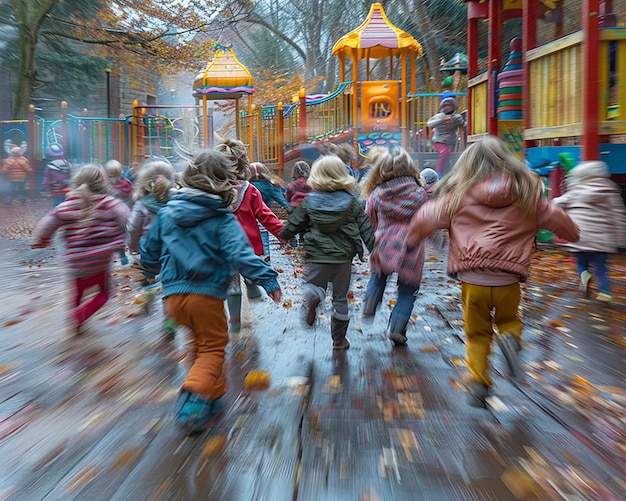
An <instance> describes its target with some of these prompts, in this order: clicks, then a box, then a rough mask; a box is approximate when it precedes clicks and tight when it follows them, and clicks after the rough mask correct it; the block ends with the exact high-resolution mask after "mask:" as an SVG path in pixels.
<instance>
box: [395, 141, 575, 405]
mask: <svg viewBox="0 0 626 501" xmlns="http://www.w3.org/2000/svg"><path fill="white" fill-rule="evenodd" d="M543 191H544V190H543V185H542V182H541V180H540V178H539V177H538V176H537V175H536V174H534V173H533V172H531V171H530V170H529V169H528V168H527V167H526V166H525V165H524V163H523V162H522V161H521V160H519V159H518V158H517V157H516V156H515V155H514V154H513V153H512V152H511V151H510V150H509V149H508V147H507V145H506V144H505V143H504V141H502V140H501V139H499V138H497V137H495V136H488V137H486V138H485V139H483V140H482V141H479V142H476V143H474V144H473V145H471V146H470V147H469V148H467V149H466V150H465V151H464V152H463V154H462V155H461V156H460V157H459V160H458V161H457V163H456V164H455V166H454V168H453V169H452V171H450V173H449V174H448V175H446V176H445V177H444V178H443V179H442V180H441V181H439V182H438V183H437V184H436V185H435V188H434V193H435V197H436V199H435V200H432V201H429V202H427V203H426V204H424V205H423V206H422V208H421V209H420V210H419V212H417V214H416V215H415V216H414V218H413V220H412V222H411V226H410V228H409V233H408V235H407V238H406V241H405V243H406V246H407V247H409V248H410V249H415V248H418V247H419V246H420V245H421V243H422V241H423V240H424V238H426V237H427V236H428V235H430V234H431V233H432V232H434V231H435V230H440V229H445V230H448V231H449V234H450V240H449V242H450V243H449V250H448V266H447V268H448V273H449V274H450V275H451V276H453V277H456V278H458V279H459V280H460V281H461V299H462V304H463V320H464V330H465V336H466V344H465V347H466V356H467V367H468V369H469V371H470V375H471V381H470V383H469V384H468V391H469V401H468V403H469V404H470V405H472V406H474V407H485V406H486V398H487V397H488V395H489V391H490V387H491V385H492V380H491V377H490V375H489V353H490V352H491V342H492V338H493V334H494V324H495V327H496V328H497V330H498V332H499V335H498V336H497V337H496V341H497V342H498V344H499V345H500V348H501V350H502V351H503V354H504V356H505V359H506V361H507V364H508V367H509V372H510V376H511V377H512V378H516V377H518V376H519V375H520V373H521V369H520V366H519V358H518V352H519V350H520V349H521V346H522V328H523V324H522V321H521V319H520V316H519V311H518V310H519V303H520V298H521V290H520V282H522V281H524V280H526V278H527V277H528V274H529V271H530V270H529V268H530V257H531V254H532V252H533V250H534V248H535V235H536V233H537V231H538V230H539V229H547V230H550V231H552V232H554V233H556V234H557V235H559V236H560V237H562V238H564V239H565V240H568V241H576V240H578V234H579V230H578V227H577V226H576V225H575V224H574V222H573V221H572V220H571V219H570V218H569V217H568V216H567V214H565V212H564V211H563V210H561V209H559V208H558V207H556V206H554V205H552V204H550V202H549V201H548V200H547V199H546V198H545V197H544V195H543Z"/></svg>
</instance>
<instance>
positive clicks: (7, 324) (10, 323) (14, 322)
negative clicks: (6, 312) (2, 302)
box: [2, 318, 22, 327]
mask: <svg viewBox="0 0 626 501" xmlns="http://www.w3.org/2000/svg"><path fill="white" fill-rule="evenodd" d="M21 321H22V320H20V319H19V318H14V319H13V320H7V321H6V322H4V323H3V324H2V327H11V326H12V325H15V324H19V323H20V322H21Z"/></svg>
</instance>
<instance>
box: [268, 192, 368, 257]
mask: <svg viewBox="0 0 626 501" xmlns="http://www.w3.org/2000/svg"><path fill="white" fill-rule="evenodd" d="M298 233H304V252H305V258H306V260H307V261H308V262H311V263H346V262H350V261H352V258H354V256H356V255H358V256H359V257H360V258H361V257H363V243H365V246H366V247H367V248H368V250H369V251H370V252H371V251H372V249H373V248H374V230H373V228H372V226H371V224H370V220H369V218H368V217H367V215H366V214H365V211H364V210H363V207H362V206H361V204H360V203H359V201H358V200H357V199H356V198H355V197H354V196H352V195H351V194H350V193H347V192H345V191H332V192H319V191H316V192H313V193H309V194H308V195H307V196H306V198H305V199H304V201H303V202H302V203H301V204H300V205H299V206H298V207H297V208H296V209H295V210H294V211H293V213H292V214H291V215H290V216H289V220H288V221H287V224H286V225H285V227H284V228H283V231H282V232H281V234H280V238H282V239H283V240H285V241H287V240H290V239H292V238H293V237H294V236H295V235H297V234H298ZM361 241H363V243H362V242H361Z"/></svg>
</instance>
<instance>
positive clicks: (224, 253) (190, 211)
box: [140, 188, 280, 299]
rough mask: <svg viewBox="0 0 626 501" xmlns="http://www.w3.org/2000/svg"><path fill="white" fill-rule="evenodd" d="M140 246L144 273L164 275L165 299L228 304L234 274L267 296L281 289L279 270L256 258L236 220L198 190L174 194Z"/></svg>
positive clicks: (213, 198)
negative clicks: (188, 297)
mask: <svg viewBox="0 0 626 501" xmlns="http://www.w3.org/2000/svg"><path fill="white" fill-rule="evenodd" d="M140 247H141V264H142V267H143V268H144V274H145V275H146V277H147V278H152V277H154V276H155V275H157V274H158V275H159V276H160V280H161V284H162V287H163V296H165V297H167V296H170V295H172V294H202V295H205V296H212V297H217V298H220V299H224V298H225V297H226V289H227V288H228V285H229V284H230V281H231V279H232V277H233V275H234V274H235V270H237V271H239V272H240V273H241V274H242V275H243V276H244V277H245V278H247V279H249V280H251V281H252V282H255V283H258V284H259V285H260V286H261V287H263V288H264V289H265V290H266V291H267V292H268V293H269V292H273V291H276V290H279V289H280V286H279V285H278V282H277V280H276V276H277V273H276V271H274V270H273V269H272V268H271V266H269V265H268V264H267V263H266V262H265V261H263V259H262V258H261V257H259V256H256V255H255V254H254V251H253V250H252V247H250V244H249V243H248V239H247V237H246V235H245V233H244V232H243V230H242V229H241V225H240V224H239V223H238V222H237V219H236V218H235V216H234V215H233V214H232V213H231V212H230V211H229V210H228V209H227V208H226V207H225V206H224V204H223V202H222V201H221V199H219V198H218V197H217V196H215V195H210V194H208V193H205V192H203V191H200V190H195V189H190V188H184V189H183V190H181V191H179V192H177V193H176V194H175V195H173V196H172V198H171V199H170V200H169V202H168V203H167V205H166V206H165V207H164V208H163V209H161V210H160V211H159V213H158V214H157V216H156V219H155V220H154V222H153V223H152V226H151V227H150V230H149V231H148V234H147V235H146V237H145V238H143V239H142V240H141V243H140Z"/></svg>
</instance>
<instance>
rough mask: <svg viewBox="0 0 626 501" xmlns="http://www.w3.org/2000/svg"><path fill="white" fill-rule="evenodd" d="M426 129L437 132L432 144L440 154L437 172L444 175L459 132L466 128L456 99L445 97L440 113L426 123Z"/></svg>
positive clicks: (440, 106)
mask: <svg viewBox="0 0 626 501" xmlns="http://www.w3.org/2000/svg"><path fill="white" fill-rule="evenodd" d="M426 127H428V128H430V129H433V130H434V131H435V133H434V134H433V137H432V139H431V143H432V145H433V147H434V148H435V150H437V153H439V161H438V162H437V167H436V170H437V172H438V173H439V175H442V174H444V171H445V170H447V168H448V162H449V160H450V152H451V150H452V148H453V147H454V146H455V145H456V144H457V143H458V141H459V133H458V130H459V128H465V118H463V115H460V114H459V113H457V112H456V99H454V97H452V96H445V95H444V97H443V98H442V99H441V101H440V103H439V113H437V114H436V115H434V116H433V117H431V118H430V120H428V122H426Z"/></svg>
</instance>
